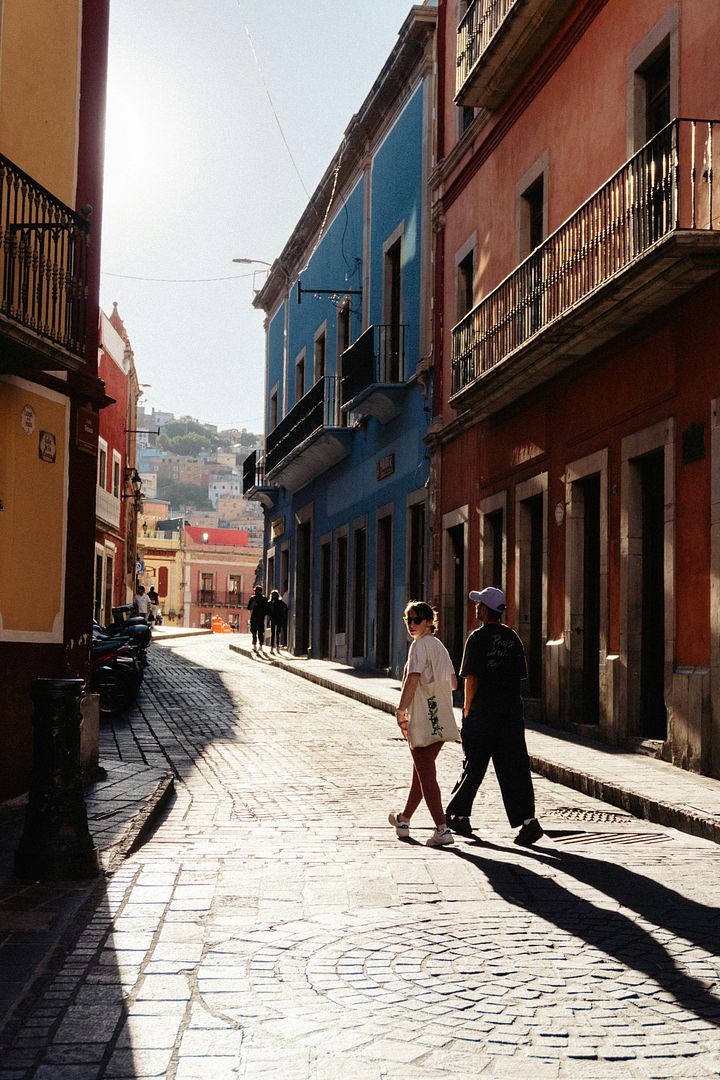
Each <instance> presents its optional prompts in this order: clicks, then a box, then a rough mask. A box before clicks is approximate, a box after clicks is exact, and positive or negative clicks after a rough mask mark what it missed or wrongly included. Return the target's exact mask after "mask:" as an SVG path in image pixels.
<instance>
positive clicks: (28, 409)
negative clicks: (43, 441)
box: [20, 405, 35, 435]
mask: <svg viewBox="0 0 720 1080" xmlns="http://www.w3.org/2000/svg"><path fill="white" fill-rule="evenodd" d="M20 427H21V428H22V429H23V431H24V432H25V434H26V435H32V433H33V431H34V430H35V410H34V409H33V407H32V405H23V407H22V411H21V413H20Z"/></svg>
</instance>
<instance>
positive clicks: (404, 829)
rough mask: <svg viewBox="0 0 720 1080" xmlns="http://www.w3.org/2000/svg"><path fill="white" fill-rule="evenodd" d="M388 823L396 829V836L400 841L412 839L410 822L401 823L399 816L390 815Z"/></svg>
mask: <svg viewBox="0 0 720 1080" xmlns="http://www.w3.org/2000/svg"><path fill="white" fill-rule="evenodd" d="M388 821H389V822H390V824H391V825H392V826H393V827H394V829H395V835H396V836H397V838H398V840H409V839H410V822H409V821H400V815H399V814H388Z"/></svg>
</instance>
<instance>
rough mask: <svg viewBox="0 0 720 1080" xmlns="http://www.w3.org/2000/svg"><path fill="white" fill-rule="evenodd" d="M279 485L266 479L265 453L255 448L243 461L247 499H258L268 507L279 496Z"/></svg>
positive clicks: (244, 486)
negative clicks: (274, 484)
mask: <svg viewBox="0 0 720 1080" xmlns="http://www.w3.org/2000/svg"><path fill="white" fill-rule="evenodd" d="M277 493H278V489H277V486H273V485H272V484H269V483H268V482H267V481H266V479H265V455H264V454H262V453H259V452H258V451H257V450H253V452H252V454H248V456H247V457H246V458H245V460H244V462H243V495H244V496H245V497H246V498H247V499H257V500H258V502H260V503H262V504H263V506H267V507H268V508H269V507H271V506H272V505H273V503H274V502H275V499H276V497H277Z"/></svg>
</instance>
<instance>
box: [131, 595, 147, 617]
mask: <svg viewBox="0 0 720 1080" xmlns="http://www.w3.org/2000/svg"><path fill="white" fill-rule="evenodd" d="M135 604H136V606H137V609H138V611H139V612H140V614H141V615H147V613H148V608H149V607H150V601H149V600H148V595H147V593H135Z"/></svg>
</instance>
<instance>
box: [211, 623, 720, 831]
mask: <svg viewBox="0 0 720 1080" xmlns="http://www.w3.org/2000/svg"><path fill="white" fill-rule="evenodd" d="M229 647H230V649H231V650H232V651H233V652H237V653H239V654H241V655H242V656H247V657H250V658H251V659H254V660H256V662H257V663H260V664H272V665H275V666H277V667H280V668H282V669H283V670H284V671H290V672H293V673H294V674H296V675H300V676H302V677H303V678H305V679H309V680H310V681H311V682H314V683H317V684H318V685H320V686H324V687H326V688H327V689H329V690H335V691H337V693H339V694H345V695H347V696H348V697H351V698H353V699H355V700H356V701H361V702H363V703H364V704H366V705H370V706H372V707H373V708H376V709H381V710H383V711H385V712H390V713H393V712H394V711H395V708H396V706H397V702H398V698H399V692H400V684H399V682H398V680H397V679H389V678H384V677H382V676H377V675H372V674H368V673H367V672H362V671H359V670H357V669H356V668H351V667H348V665H347V664H340V663H334V662H333V661H329V660H308V659H306V658H302V657H295V656H292V655H291V654H290V653H286V652H285V651H284V650H282V651H281V652H279V653H277V652H276V653H271V652H270V651H269V649H267V647H266V648H264V649H263V650H262V652H261V653H259V654H256V653H254V652H253V649H252V645H251V644H250V642H249V641H248V639H247V638H246V637H244V638H242V639H241V640H233V641H232V642H230V645H229ZM456 711H457V715H458V718H459V717H460V711H459V710H456ZM527 744H528V751H529V754H530V764H531V766H532V769H533V771H534V772H536V773H539V774H540V775H541V776H545V777H547V778H548V779H549V780H553V781H554V782H555V783H558V784H564V785H566V786H567V787H571V788H574V789H575V790H576V791H581V792H582V793H583V794H585V795H590V796H592V797H593V798H595V799H600V800H601V801H602V802H606V803H609V804H610V805H611V806H617V807H619V808H620V809H622V810H625V811H627V812H628V813H630V814H633V815H634V816H635V817H638V818H643V819H645V820H646V821H652V822H654V823H656V824H658V825H668V826H670V827H671V828H674V829H679V830H681V831H682V832H686V833H690V835H692V836H698V837H702V838H703V839H705V840H712V841H713V842H714V843H716V844H720V781H717V780H713V779H712V778H710V777H707V776H699V775H698V774H697V773H691V772H686V771H685V770H683V769H679V768H677V767H675V766H674V765H670V764H668V763H667V762H665V761H657V760H656V759H654V758H650V757H646V756H644V755H642V754H634V753H629V752H627V751H624V750H619V749H616V748H614V747H609V746H605V745H603V744H601V743H593V742H590V741H589V740H587V739H581V738H578V737H575V736H572V735H570V734H568V733H566V732H561V731H556V730H552V729H550V728H548V727H545V726H544V725H543V726H541V725H530V726H528V730H527Z"/></svg>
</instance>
